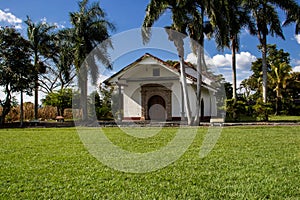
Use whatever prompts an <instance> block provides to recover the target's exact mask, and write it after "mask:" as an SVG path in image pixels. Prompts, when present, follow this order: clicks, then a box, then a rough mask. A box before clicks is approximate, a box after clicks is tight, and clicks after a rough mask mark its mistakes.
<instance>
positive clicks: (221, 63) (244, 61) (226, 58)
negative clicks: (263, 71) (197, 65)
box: [213, 52, 256, 69]
mask: <svg viewBox="0 0 300 200" xmlns="http://www.w3.org/2000/svg"><path fill="white" fill-rule="evenodd" d="M231 59H232V58H231V54H225V55H221V54H217V55H215V56H214V57H213V61H214V63H215V65H216V66H217V67H228V66H231ZM254 61H256V57H255V56H254V55H252V54H251V53H249V52H241V53H237V54H236V65H237V69H248V68H249V67H250V66H251V64H252V62H254Z"/></svg>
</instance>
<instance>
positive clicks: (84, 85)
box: [79, 63, 88, 121]
mask: <svg viewBox="0 0 300 200" xmlns="http://www.w3.org/2000/svg"><path fill="white" fill-rule="evenodd" d="M79 74H80V77H79V79H80V82H79V84H80V89H81V92H80V98H81V99H80V103H81V108H82V120H83V121H87V120H88V109H87V90H88V81H87V76H88V73H87V63H84V64H83V65H82V67H80V73H79Z"/></svg>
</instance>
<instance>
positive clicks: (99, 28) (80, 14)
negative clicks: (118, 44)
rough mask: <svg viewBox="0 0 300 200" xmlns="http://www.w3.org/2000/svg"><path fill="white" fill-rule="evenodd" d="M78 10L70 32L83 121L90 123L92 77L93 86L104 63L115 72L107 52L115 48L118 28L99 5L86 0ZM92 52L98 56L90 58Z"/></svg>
mask: <svg viewBox="0 0 300 200" xmlns="http://www.w3.org/2000/svg"><path fill="white" fill-rule="evenodd" d="M78 6H79V10H78V11H77V12H71V13H70V20H71V24H72V26H73V27H72V28H71V29H70V30H69V31H70V32H71V34H70V36H71V38H70V39H71V41H73V42H74V50H75V51H74V61H75V63H74V64H75V67H76V70H77V75H78V83H79V87H80V90H81V101H80V102H81V107H82V113H83V116H82V119H83V120H87V119H88V110H87V84H88V75H90V76H91V80H92V83H93V84H96V82H97V79H98V74H99V72H98V67H97V65H96V62H102V63H103V64H104V65H105V66H107V67H108V68H111V62H110V59H109V55H108V52H107V51H108V48H111V47H112V44H111V43H110V42H109V31H111V30H114V29H115V27H114V26H113V24H112V23H110V22H109V21H108V20H107V19H106V13H105V12H104V11H103V10H102V9H101V8H100V6H99V2H95V3H92V4H91V5H89V2H88V0H82V1H80V2H79V3H78ZM104 41H105V42H104ZM100 44H101V45H100ZM92 50H93V51H94V52H95V53H94V55H93V56H90V57H88V55H89V53H90V52H91V51H92Z"/></svg>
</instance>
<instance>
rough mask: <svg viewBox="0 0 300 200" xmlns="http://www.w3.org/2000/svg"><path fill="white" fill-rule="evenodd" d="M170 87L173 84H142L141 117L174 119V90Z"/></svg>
mask: <svg viewBox="0 0 300 200" xmlns="http://www.w3.org/2000/svg"><path fill="white" fill-rule="evenodd" d="M169 88H171V85H168V84H164V85H161V84H145V85H142V86H141V89H142V90H141V97H142V99H141V100H142V110H141V112H142V116H141V119H143V120H150V119H152V120H153V119H155V120H159V121H162V120H166V121H169V120H172V91H171V90H170V89H169ZM154 105H156V106H154ZM151 107H152V109H151ZM156 110H157V111H156ZM149 111H151V114H150V113H149ZM150 116H151V118H150Z"/></svg>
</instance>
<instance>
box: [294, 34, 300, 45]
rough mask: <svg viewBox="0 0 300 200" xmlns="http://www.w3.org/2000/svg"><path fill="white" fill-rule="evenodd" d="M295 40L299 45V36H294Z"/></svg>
mask: <svg viewBox="0 0 300 200" xmlns="http://www.w3.org/2000/svg"><path fill="white" fill-rule="evenodd" d="M295 39H296V41H297V42H298V44H300V34H298V35H295Z"/></svg>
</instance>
